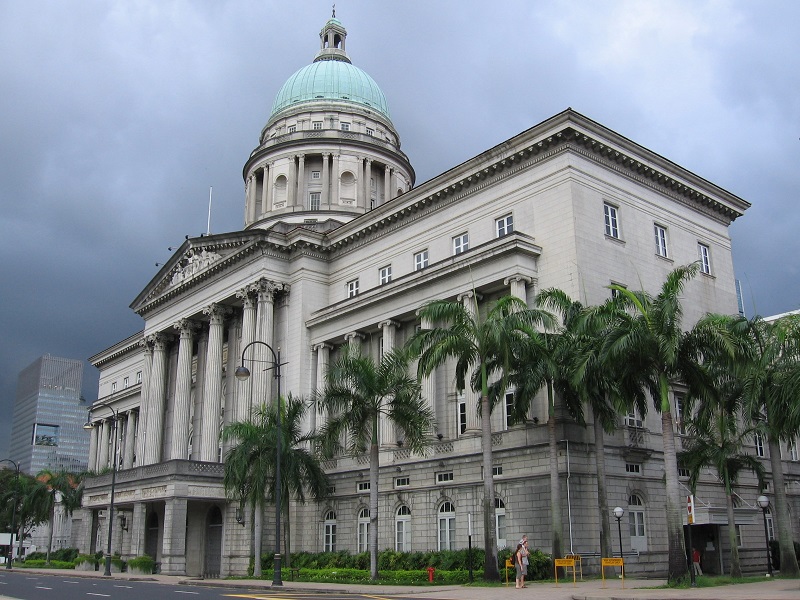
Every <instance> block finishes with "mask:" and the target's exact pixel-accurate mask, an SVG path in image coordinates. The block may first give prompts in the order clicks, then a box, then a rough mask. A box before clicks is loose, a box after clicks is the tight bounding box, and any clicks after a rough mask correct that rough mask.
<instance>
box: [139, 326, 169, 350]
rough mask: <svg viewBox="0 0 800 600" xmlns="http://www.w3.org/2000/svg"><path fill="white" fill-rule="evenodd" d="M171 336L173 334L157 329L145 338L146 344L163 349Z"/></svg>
mask: <svg viewBox="0 0 800 600" xmlns="http://www.w3.org/2000/svg"><path fill="white" fill-rule="evenodd" d="M173 338H174V336H172V335H170V334H168V333H164V332H163V331H159V332H157V333H151V334H150V335H148V336H147V337H146V338H145V340H146V342H147V344H148V345H149V346H151V347H153V348H154V349H160V350H163V349H164V346H166V345H167V344H168V343H169V342H171V341H172V340H173Z"/></svg>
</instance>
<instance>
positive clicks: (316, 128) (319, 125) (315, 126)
mask: <svg viewBox="0 0 800 600" xmlns="http://www.w3.org/2000/svg"><path fill="white" fill-rule="evenodd" d="M311 129H313V130H314V131H319V130H320V129H322V121H312V123H311Z"/></svg>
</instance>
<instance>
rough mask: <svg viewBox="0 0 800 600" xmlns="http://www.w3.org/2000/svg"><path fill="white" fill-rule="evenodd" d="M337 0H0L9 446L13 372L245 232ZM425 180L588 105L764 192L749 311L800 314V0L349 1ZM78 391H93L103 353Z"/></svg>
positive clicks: (647, 140) (3, 386)
mask: <svg viewBox="0 0 800 600" xmlns="http://www.w3.org/2000/svg"><path fill="white" fill-rule="evenodd" d="M330 14H331V3H330V2H327V1H325V2H322V1H316V0H315V1H302V2H301V1H295V2H287V1H285V0H284V1H272V0H253V1H245V0H242V1H232V0H228V1H225V2H221V1H211V0H209V1H205V2H201V1H195V2H170V1H167V0H152V1H149V2H148V1H133V0H127V1H120V2H114V1H104V2H99V1H92V0H81V1H77V0H75V1H73V2H68V1H36V0H16V1H14V0H0V207H2V212H1V213H0V244H1V246H0V248H2V260H1V261H0V278H1V280H2V287H1V288H0V289H2V295H1V296H0V458H3V457H5V456H7V449H6V442H7V438H8V435H9V431H10V421H11V407H12V404H13V400H14V395H15V391H16V385H17V377H18V375H19V372H20V371H21V370H22V369H23V368H24V367H26V366H27V365H29V364H30V363H31V362H33V361H34V360H35V359H36V358H38V357H39V356H41V355H42V354H45V353H50V354H53V355H55V356H64V357H68V358H81V359H86V358H88V357H89V356H91V355H93V354H95V353H97V352H99V351H101V350H103V349H105V348H107V347H109V346H110V345H112V344H114V343H115V342H117V341H119V340H121V339H124V338H125V337H127V336H129V335H131V334H133V333H135V332H136V331H138V330H140V329H141V328H142V326H143V323H142V321H141V320H140V319H139V317H138V316H137V315H136V314H134V313H133V312H132V311H131V310H130V308H129V305H130V303H131V302H132V301H133V299H134V298H135V297H136V295H137V294H138V293H139V292H140V291H141V290H142V288H143V287H144V286H145V285H146V284H147V283H148V282H149V281H150V279H151V278H152V277H153V276H154V275H155V273H156V272H157V271H158V267H157V266H156V263H163V262H165V261H166V260H167V259H168V258H169V256H170V254H171V252H170V251H169V250H168V248H169V247H170V246H179V245H180V244H181V243H182V242H183V240H184V236H185V235H192V236H195V235H198V234H200V233H202V232H205V230H206V219H207V210H208V196H209V187H210V186H213V188H214V195H213V208H212V217H211V230H212V232H213V233H221V232H225V231H234V230H238V229H241V227H242V225H243V219H244V186H243V182H242V166H243V165H244V162H245V160H246V159H247V157H248V156H249V154H250V152H251V150H252V149H253V148H254V147H255V146H256V145H257V142H258V135H259V132H260V131H261V128H262V127H263V126H264V124H265V123H266V120H267V117H268V116H269V112H270V108H271V106H272V101H273V99H274V97H275V94H276V93H277V92H278V90H279V88H280V86H281V85H282V84H283V82H284V81H285V80H286V79H287V78H288V77H289V76H290V75H291V74H292V73H293V72H295V71H296V70H297V69H299V68H301V67H303V66H305V65H307V64H309V63H310V62H311V60H312V59H313V57H314V55H315V53H316V51H317V50H318V46H319V37H318V35H319V31H320V29H321V28H322V26H323V24H324V23H325V21H326V20H327V19H328V18H329V17H330ZM336 16H337V18H339V19H340V20H341V21H342V23H343V24H344V26H345V27H346V28H347V31H348V39H347V51H348V54H349V55H350V57H351V59H352V61H353V63H354V64H355V65H357V66H359V67H361V68H362V69H364V70H365V71H367V72H368V73H369V74H370V75H372V77H373V78H374V79H375V80H376V81H377V82H378V84H379V85H380V86H381V88H382V89H383V91H384V93H385V94H386V97H387V100H388V102H389V109H390V112H391V116H392V120H393V122H394V124H395V127H396V128H397V130H398V132H399V133H400V136H401V140H402V144H403V146H402V147H403V150H404V151H405V152H406V154H407V155H408V156H409V158H410V159H411V163H412V164H413V165H414V167H415V169H416V172H417V183H421V182H423V181H426V180H427V179H430V178H431V177H433V176H435V175H437V174H439V173H441V172H443V171H445V170H447V169H448V168H450V167H452V166H455V165H456V164H458V163H461V162H463V161H464V160H466V159H468V158H470V157H472V156H474V155H476V154H479V153H480V152H482V151H484V150H486V149H488V148H490V147H492V146H494V145H495V144H498V143H500V142H502V141H504V140H506V139H508V138H509V137H511V136H513V135H515V134H517V133H519V132H521V131H523V130H525V129H527V128H529V127H531V126H533V125H535V124H537V123H539V122H541V121H543V120H545V119H547V118H548V117H550V116H552V115H554V114H556V113H558V112H560V111H562V110H564V109H565V108H567V107H572V108H574V109H576V110H577V111H579V112H581V113H583V114H584V115H586V116H588V117H590V118H592V119H594V120H596V121H599V122H600V123H602V124H603V125H605V126H607V127H609V128H611V129H613V130H614V131H617V132H618V133H620V134H622V135H624V136H626V137H628V138H630V139H632V140H633V141H635V142H637V143H639V144H641V145H643V146H645V147H646V148H649V149H650V150H653V151H654V152H657V153H658V154H661V155H662V156H665V157H666V158H668V159H670V160H672V161H674V162H676V163H678V164H679V165H681V166H683V167H685V168H687V169H689V170H690V171H692V172H694V173H696V174H698V175H700V176H701V177H704V178H706V179H708V180H710V181H712V182H714V183H715V184H717V185H719V186H720V187H722V188H725V189H727V190H729V191H730V192H732V193H734V194H736V195H738V196H741V197H742V198H744V199H746V200H748V201H749V202H751V203H752V205H753V206H752V208H750V209H749V210H748V211H747V212H746V214H745V215H744V216H743V217H742V218H740V219H739V220H737V221H736V222H735V223H734V224H733V226H732V227H731V234H732V237H733V251H734V264H735V267H736V273H737V277H739V278H740V279H741V280H742V285H743V288H744V295H745V301H746V309H747V312H748V314H749V315H752V314H754V313H759V314H762V315H770V314H775V313H779V312H784V311H789V310H794V309H797V308H800V277H798V270H799V269H798V266H799V265H800V210H798V207H797V203H798V200H800V185H799V184H800V168H799V165H798V158H800V140H798V138H800V122H799V121H800V34H798V29H797V25H798V23H800V2H794V1H791V0H786V1H785V2H768V1H764V0H760V1H758V2H749V1H748V2H746V1H740V2H734V1H731V2H724V1H702V0H685V1H679V0H674V1H644V0H642V1H611V0H609V1H600V0H596V1H595V0H593V1H589V0H585V1H579V0H566V1H563V2H556V1H546V0H540V1H533V0H530V1H528V0H519V1H515V0H505V1H503V2H500V3H497V2H488V1H486V0H484V1H481V2H474V1H469V0H460V1H455V0H453V1H438V2H437V1H435V0H403V1H396V2H389V1H385V2H384V1H380V2H379V1H374V0H373V1H366V0H363V1H356V0H339V2H338V3H337V6H336ZM84 394H85V396H86V397H87V399H89V400H94V399H96V398H97V372H96V370H95V369H94V368H93V367H91V366H90V365H89V364H88V363H87V364H86V369H85V372H84Z"/></svg>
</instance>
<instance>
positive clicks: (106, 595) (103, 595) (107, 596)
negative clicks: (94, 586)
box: [86, 592, 111, 598]
mask: <svg viewBox="0 0 800 600" xmlns="http://www.w3.org/2000/svg"><path fill="white" fill-rule="evenodd" d="M86 595H87V596H102V597H103V598H110V597H111V594H95V593H94V592H86Z"/></svg>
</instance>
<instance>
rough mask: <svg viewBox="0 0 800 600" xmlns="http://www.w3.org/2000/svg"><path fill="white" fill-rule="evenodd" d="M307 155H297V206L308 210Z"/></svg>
mask: <svg viewBox="0 0 800 600" xmlns="http://www.w3.org/2000/svg"><path fill="white" fill-rule="evenodd" d="M306 201H307V199H306V155H305V154H298V155H297V201H296V202H295V205H297V206H299V207H300V208H301V209H305V208H306Z"/></svg>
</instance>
